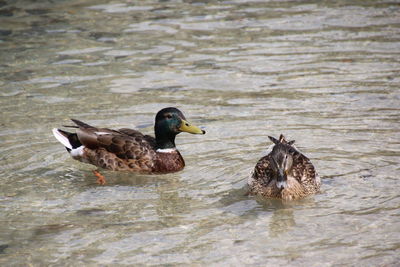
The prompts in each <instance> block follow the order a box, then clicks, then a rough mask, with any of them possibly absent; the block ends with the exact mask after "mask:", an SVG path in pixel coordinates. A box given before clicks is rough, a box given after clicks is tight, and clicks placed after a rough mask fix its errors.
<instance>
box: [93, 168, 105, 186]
mask: <svg viewBox="0 0 400 267" xmlns="http://www.w3.org/2000/svg"><path fill="white" fill-rule="evenodd" d="M93 174H94V175H96V177H97V180H96V182H97V183H98V184H99V185H105V184H106V177H104V176H103V175H101V173H100V172H98V171H96V170H94V171H93Z"/></svg>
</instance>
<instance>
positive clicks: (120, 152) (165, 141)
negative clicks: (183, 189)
mask: <svg viewBox="0 0 400 267" xmlns="http://www.w3.org/2000/svg"><path fill="white" fill-rule="evenodd" d="M72 121H73V122H74V123H75V124H76V126H66V127H72V128H77V130H76V133H70V132H66V131H63V130H60V129H57V128H54V129H53V134H54V136H55V138H56V139H57V140H58V141H59V142H60V143H61V144H63V145H64V146H65V148H66V149H67V151H68V153H69V154H70V155H71V156H72V158H74V159H76V160H79V161H81V162H85V163H90V164H93V165H95V166H98V167H101V168H103V169H108V170H113V171H133V172H139V173H147V174H156V173H159V174H161V173H170V172H177V171H180V170H182V169H183V168H184V166H185V161H184V160H183V158H182V156H181V154H180V153H179V151H178V150H177V149H176V147H175V137H176V135H177V134H179V133H181V132H188V133H192V134H205V131H204V130H201V129H200V128H198V127H197V126H194V125H191V124H190V123H189V122H187V121H186V118H185V116H184V115H183V114H182V112H181V111H180V110H179V109H177V108H174V107H169V108H164V109H162V110H160V111H159V112H158V113H157V115H156V118H155V125H154V132H155V138H154V137H152V136H149V135H144V134H142V133H140V132H139V131H136V130H133V129H127V128H123V129H119V130H111V129H107V128H96V127H93V126H90V125H88V124H86V123H84V122H81V121H79V120H75V119H72ZM94 173H95V175H96V176H97V177H98V180H97V181H98V182H99V183H100V184H104V183H105V179H104V176H102V175H101V174H100V173H99V172H98V171H94Z"/></svg>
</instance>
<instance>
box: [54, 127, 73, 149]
mask: <svg viewBox="0 0 400 267" xmlns="http://www.w3.org/2000/svg"><path fill="white" fill-rule="evenodd" d="M53 135H54V137H55V138H56V139H57V140H58V142H60V143H61V144H63V145H64V146H65V147H66V148H69V149H72V145H71V143H70V142H69V140H68V138H67V137H65V136H64V135H63V134H62V133H60V132H59V131H58V129H57V128H53Z"/></svg>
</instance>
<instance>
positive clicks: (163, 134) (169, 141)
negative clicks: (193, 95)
mask: <svg viewBox="0 0 400 267" xmlns="http://www.w3.org/2000/svg"><path fill="white" fill-rule="evenodd" d="M154 132H155V135H156V141H157V148H161V149H165V148H174V147H175V136H176V135H177V134H179V133H181V132H187V133H191V134H205V133H206V132H205V131H204V130H201V129H200V128H199V127H197V126H194V125H191V124H190V123H189V122H187V121H186V118H185V116H184V115H183V113H182V112H181V111H180V110H179V109H177V108H173V107H169V108H164V109H162V110H160V111H159V112H158V113H157V115H156V122H155V125H154Z"/></svg>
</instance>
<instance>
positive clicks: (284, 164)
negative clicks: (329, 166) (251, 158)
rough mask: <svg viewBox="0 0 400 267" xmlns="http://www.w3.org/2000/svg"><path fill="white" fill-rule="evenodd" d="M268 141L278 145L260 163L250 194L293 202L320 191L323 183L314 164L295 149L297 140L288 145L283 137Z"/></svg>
mask: <svg viewBox="0 0 400 267" xmlns="http://www.w3.org/2000/svg"><path fill="white" fill-rule="evenodd" d="M269 139H270V140H271V141H272V142H273V143H274V144H275V145H274V147H273V148H272V151H271V153H269V154H268V155H266V156H264V157H262V158H261V159H260V160H259V161H258V162H257V164H256V166H255V168H254V171H253V174H252V175H251V177H250V178H249V180H248V185H249V188H250V194H252V195H260V196H262V197H266V198H280V199H284V200H293V199H299V198H302V197H305V196H308V195H311V194H315V193H317V192H319V188H320V186H321V180H320V178H319V176H318V174H317V172H316V171H315V168H314V165H313V164H312V163H311V161H310V160H309V159H308V158H307V157H306V156H304V155H303V154H302V153H300V152H299V151H298V150H297V149H296V148H295V146H293V144H294V140H293V141H290V142H288V141H286V139H285V137H284V136H283V135H281V136H280V137H279V140H277V139H275V138H274V137H271V136H269Z"/></svg>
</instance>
